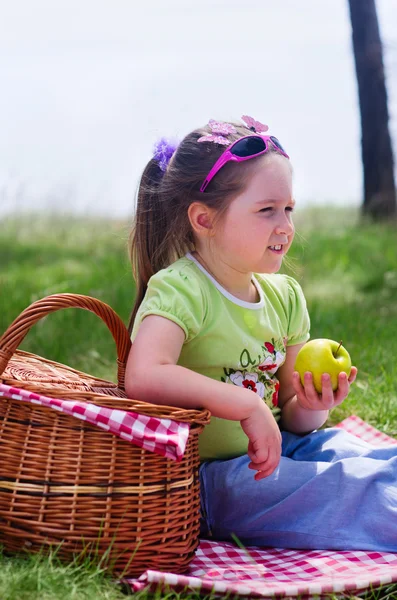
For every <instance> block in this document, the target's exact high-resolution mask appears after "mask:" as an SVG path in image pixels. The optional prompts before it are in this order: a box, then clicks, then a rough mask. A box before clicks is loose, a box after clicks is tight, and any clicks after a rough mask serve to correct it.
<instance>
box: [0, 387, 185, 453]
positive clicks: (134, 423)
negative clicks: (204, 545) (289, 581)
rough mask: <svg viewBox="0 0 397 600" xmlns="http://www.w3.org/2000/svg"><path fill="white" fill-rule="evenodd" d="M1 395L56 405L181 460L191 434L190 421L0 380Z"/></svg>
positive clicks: (125, 437) (73, 414) (45, 404)
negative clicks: (63, 397)
mask: <svg viewBox="0 0 397 600" xmlns="http://www.w3.org/2000/svg"><path fill="white" fill-rule="evenodd" d="M0 396H4V397H5V398H10V399H12V400H20V401H21V402H30V403H31V404H39V405H41V406H46V407H48V408H53V409H54V410H58V411H60V412H63V413H65V414H67V415H69V416H73V417H76V419H81V420H82V421H87V422H88V423H91V424H92V425H97V426H98V427H101V429H105V431H110V432H111V433H114V434H115V435H117V436H119V437H121V438H122V439H123V440H127V441H128V442H131V443H132V444H135V445H136V446H139V447H140V448H144V449H145V450H150V451H151V452H155V453H156V454H159V455H160V456H164V457H166V458H171V459H173V460H176V461H180V460H182V458H183V455H184V452H185V449H186V444H187V440H188V437H189V429H190V428H189V424H188V423H181V422H179V421H172V420H171V419H158V418H157V417H148V416H146V415H141V414H139V413H134V412H130V411H125V410H120V409H112V408H106V407H104V406H97V405H95V404H91V403H89V402H75V401H73V400H59V399H56V398H48V397H47V396H42V395H40V394H36V393H34V392H29V391H26V390H20V389H19V388H15V387H11V386H9V385H5V384H0Z"/></svg>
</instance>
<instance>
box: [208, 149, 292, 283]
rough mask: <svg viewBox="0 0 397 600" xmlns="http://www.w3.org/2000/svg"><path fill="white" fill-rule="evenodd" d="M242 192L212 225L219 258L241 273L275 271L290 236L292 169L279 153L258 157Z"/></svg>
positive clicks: (283, 254)
mask: <svg viewBox="0 0 397 600" xmlns="http://www.w3.org/2000/svg"><path fill="white" fill-rule="evenodd" d="M257 165H258V168H257V169H255V170H254V171H253V175H252V176H251V178H250V181H249V183H248V185H247V187H246V188H245V190H244V192H243V193H242V194H240V195H239V196H237V198H235V199H234V200H233V201H232V202H231V204H230V206H229V207H228V209H227V211H226V213H225V214H224V216H223V217H222V219H221V221H220V223H218V226H217V227H216V231H215V234H214V238H213V242H214V245H215V248H214V249H215V251H216V253H217V254H218V257H219V259H220V260H222V261H223V262H224V263H226V264H227V265H229V266H230V267H232V268H233V269H235V270H237V271H238V272H241V273H251V272H254V273H276V272H277V271H278V270H279V269H280V267H281V263H282V260H283V256H285V254H286V253H287V252H288V250H289V247H290V246H291V243H292V240H293V237H294V226H293V223H292V211H293V208H294V204H295V203H294V200H293V197H292V170H291V165H290V162H289V161H288V159H287V158H285V157H283V156H280V155H279V154H275V153H274V154H273V153H272V154H270V155H265V156H263V157H261V158H260V159H258V161H257Z"/></svg>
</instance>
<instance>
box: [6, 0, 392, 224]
mask: <svg viewBox="0 0 397 600" xmlns="http://www.w3.org/2000/svg"><path fill="white" fill-rule="evenodd" d="M376 6H377V12H378V19H379V27H380V32H381V37H382V41H383V46H384V48H383V58H384V64H385V74H386V84H387V90H388V105H389V113H390V123H389V128H390V133H391V137H392V143H393V145H394V152H395V147H396V139H397V121H396V119H397V26H396V23H397V2H396V0H377V2H376ZM0 81H1V90H2V91H1V94H0V131H1V136H0V216H2V215H5V214H10V213H15V212H16V211H43V210H45V211H46V213H47V214H48V212H49V211H58V212H65V211H66V212H72V213H75V214H77V215H83V214H84V215H85V214H88V215H96V216H107V217H117V218H124V217H126V216H129V215H130V214H131V212H132V210H133V202H134V194H135V190H136V186H137V183H138V180H139V176H140V173H141V171H142V169H143V167H144V165H145V164H146V162H147V160H148V159H149V158H150V156H151V151H152V146H153V143H154V142H155V140H156V139H157V138H158V137H161V136H170V137H172V136H175V137H183V136H184V135H185V134H186V133H187V132H188V131H190V130H191V129H193V128H195V127H197V126H199V125H202V124H205V123H206V122H207V121H208V120H209V118H215V119H220V120H233V119H239V118H240V116H241V115H242V114H249V115H252V116H254V117H255V118H256V119H258V120H261V121H262V122H265V123H268V124H269V126H270V132H271V133H273V134H275V135H277V137H279V138H280V140H281V141H282V143H283V145H284V147H285V148H286V149H287V151H288V153H289V154H290V156H291V158H292V161H293V166H294V170H295V193H296V197H297V201H298V203H300V204H301V205H308V204H312V205H324V204H330V203H331V204H333V205H343V206H346V205H350V206H358V205H360V203H361V201H362V187H363V184H362V165H361V150H360V138H361V130H360V113H359V105H358V94H357V80H356V73H355V66H354V57H353V51H352V39H351V22H350V14H349V6H348V1H347V0H321V1H318V0H300V1H299V2H296V0H281V1H278V2H275V1H274V0H246V1H245V2H241V1H237V0H200V1H199V2H186V1H183V0H167V2H162V1H161V0H145V2H135V1H131V0H113V1H112V2H110V1H106V0H84V1H83V2H82V1H81V0H68V1H67V2H66V0H56V1H54V0H35V2H31V1H30V0H13V2H8V3H6V2H3V3H2V9H1V20H0Z"/></svg>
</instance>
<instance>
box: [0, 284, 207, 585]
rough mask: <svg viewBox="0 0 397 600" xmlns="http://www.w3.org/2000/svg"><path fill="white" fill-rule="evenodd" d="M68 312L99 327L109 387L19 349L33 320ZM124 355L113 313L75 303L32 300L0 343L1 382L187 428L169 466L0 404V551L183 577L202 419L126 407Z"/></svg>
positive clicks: (52, 417) (195, 514) (15, 404)
mask: <svg viewBox="0 0 397 600" xmlns="http://www.w3.org/2000/svg"><path fill="white" fill-rule="evenodd" d="M71 307H78V308H83V309H87V310H89V311H92V312H94V313H95V314H97V315H98V316H99V317H101V319H102V320H103V321H104V322H105V323H106V325H107V326H108V328H109V330H110V332H111V333H112V335H113V338H114V340H115V342H116V347H117V362H118V385H115V384H114V383H111V382H109V381H105V380H102V379H97V378H95V377H92V376H90V375H87V374H86V373H82V372H80V371H77V370H74V369H71V368H69V367H67V366H65V365H61V364H59V363H55V362H52V361H49V360H46V359H44V358H41V357H39V356H36V355H33V354H30V353H27V352H22V351H19V350H17V348H18V346H19V344H20V343H21V341H22V340H23V338H24V337H25V335H26V333H27V332H28V331H29V329H30V328H31V326H32V325H33V324H34V323H36V322H37V321H39V319H41V318H43V317H45V316H46V315H48V314H49V313H51V312H54V311H56V310H59V309H61V308H71ZM129 348H130V340H129V336H128V332H127V330H126V328H125V326H124V325H123V323H122V321H121V320H120V318H119V317H118V316H117V314H116V313H115V312H114V311H113V310H112V309H111V308H110V307H109V306H108V305H106V304H104V303H102V302H100V301H99V300H96V299H94V298H90V297H88V296H81V295H75V294H56V295H53V296H48V297H47V298H43V299H42V300H38V301H37V302H34V303H33V304H32V305H31V306H29V307H28V308H27V309H25V310H24V311H23V312H22V313H21V314H20V316H19V317H18V318H17V319H16V320H15V321H14V322H13V323H12V324H11V326H10V327H9V328H8V330H7V331H6V332H5V333H4V335H3V336H2V337H1V338H0V383H3V384H7V385H11V386H15V387H18V388H20V389H24V390H29V391H33V392H37V393H40V394H42V395H47V396H50V397H53V398H61V399H71V400H78V401H83V402H84V401H89V402H90V403H94V404H98V405H102V406H107V407H109V408H121V409H124V410H131V411H135V412H138V413H141V414H145V415H150V416H156V417H159V418H161V417H167V418H171V419H175V420H179V421H184V422H188V423H189V424H190V435H189V440H188V443H187V447H186V452H185V455H184V457H183V459H182V461H181V462H178V463H177V462H175V461H173V460H170V459H166V458H163V457H161V456H159V455H157V454H154V453H152V452H148V451H146V450H143V449H141V448H138V447H137V446H134V445H133V444H131V443H129V442H127V441H124V440H122V439H120V438H119V437H117V436H115V435H113V434H111V433H107V432H105V431H103V430H102V429H100V428H98V427H96V426H94V425H90V424H87V423H85V422H84V421H80V420H77V419H75V418H74V417H71V416H67V415H65V414H63V413H60V412H58V411H55V410H52V409H49V408H45V407H42V406H38V405H32V404H29V403H26V404H25V403H21V402H19V401H18V400H11V399H5V398H0V452H1V459H2V460H1V468H0V544H2V545H3V546H4V547H5V549H6V550H9V551H20V550H23V549H26V550H29V551H38V550H39V549H43V547H44V548H55V547H56V548H57V549H58V553H59V555H60V556H61V557H64V558H71V557H72V556H73V555H75V554H76V553H77V554H83V555H84V553H90V554H91V555H95V556H96V557H98V558H100V559H101V564H104V565H105V566H106V567H107V568H108V569H110V570H111V571H113V572H114V573H116V574H121V573H123V574H124V575H125V574H128V575H134V576H135V575H139V574H140V573H142V572H143V571H145V570H146V569H157V570H167V571H172V572H175V573H180V572H183V571H184V570H186V568H187V566H188V564H189V562H190V561H191V559H192V558H193V556H194V552H195V549H196V547H197V544H198V533H199V480H198V465H199V456H198V435H199V433H200V431H201V430H202V428H203V427H204V425H205V424H206V423H207V422H208V420H209V413H208V411H205V410H202V411H198V410H197V411H196V410H184V409H177V408H172V407H167V406H156V405H152V404H148V403H145V402H138V401H135V400H130V399H127V398H126V394H125V391H124V374H125V364H126V358H127V355H128V351H129Z"/></svg>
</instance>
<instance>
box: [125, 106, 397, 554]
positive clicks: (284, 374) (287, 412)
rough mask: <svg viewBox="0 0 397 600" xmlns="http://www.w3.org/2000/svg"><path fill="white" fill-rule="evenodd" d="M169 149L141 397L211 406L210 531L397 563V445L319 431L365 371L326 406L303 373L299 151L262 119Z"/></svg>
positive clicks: (137, 262)
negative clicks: (295, 182)
mask: <svg viewBox="0 0 397 600" xmlns="http://www.w3.org/2000/svg"><path fill="white" fill-rule="evenodd" d="M242 121H243V123H241V124H238V123H233V124H231V123H218V122H215V121H213V120H211V121H210V122H209V124H208V125H207V126H206V127H202V128H200V129H197V130H195V131H193V132H191V133H190V134H188V135H187V136H186V137H185V138H184V140H183V141H182V142H181V143H180V144H179V145H178V147H177V148H175V147H172V146H171V145H169V144H168V143H167V142H166V141H165V140H162V141H161V142H160V143H159V144H158V145H157V148H156V152H155V155H154V157H153V158H152V159H151V160H150V161H149V163H148V165H147V167H146V169H145V171H144V173H143V176H142V180H141V184H140V188H139V193H138V205H137V212H136V221H135V227H134V231H133V235H132V239H131V256H132V261H133V266H134V271H135V276H136V281H137V298H136V303H135V307H134V310H133V313H132V318H131V330H132V339H133V345H132V349H131V353H130V356H129V360H128V364H127V374H126V390H127V393H128V395H129V396H130V397H133V398H138V399H140V400H144V401H148V402H152V403H158V404H167V405H173V406H181V407H185V408H201V407H205V408H208V409H209V410H210V411H211V413H212V418H211V423H210V424H209V425H208V426H207V427H206V428H205V430H204V432H203V433H202V434H201V435H200V440H199V448H200V456H201V459H202V463H201V467H200V478H201V506H202V535H212V536H213V537H215V538H216V539H219V540H229V539H231V537H232V534H234V535H236V536H237V537H238V538H239V539H240V540H241V542H242V543H244V544H246V545H249V544H254V545H266V546H276V547H289V548H307V549H320V548H328V549H361V550H369V549H372V550H379V551H381V550H384V551H394V552H396V551H397V447H396V446H392V447H389V448H380V449H379V448H374V447H371V446H370V445H368V444H367V443H365V442H363V441H361V440H359V439H358V438H356V437H354V436H351V435H349V434H347V433H346V432H344V431H342V430H339V429H337V428H331V429H324V430H318V428H320V427H321V426H322V425H323V424H324V422H325V421H326V419H327V417H328V411H329V410H330V409H331V408H333V407H334V406H336V405H338V404H340V403H341V402H342V401H343V400H344V399H345V398H346V396H347V394H348V392H349V387H350V385H351V383H352V382H353V381H354V379H355V377H356V373H357V369H356V368H355V367H353V368H352V371H351V375H350V377H349V378H348V377H347V376H346V374H344V373H342V374H340V376H339V387H338V389H337V391H336V392H335V393H334V392H333V391H332V387H331V382H330V377H329V375H328V374H323V376H322V394H321V395H319V394H318V393H317V392H316V390H315V388H314V385H313V381H312V376H311V374H310V373H306V374H305V378H304V387H303V386H302V385H301V383H300V379H299V376H298V373H296V372H294V364H295V359H296V355H297V353H298V351H299V350H300V348H301V347H302V346H303V344H304V343H305V342H306V341H307V340H308V339H309V317H308V314H307V309H306V303H305V299H304V296H303V293H302V290H301V288H300V286H299V285H298V283H297V282H296V281H295V280H294V279H292V278H291V277H288V276H286V275H280V274H276V273H277V271H278V270H279V269H280V267H281V264H282V261H283V258H284V256H285V255H286V254H287V252H288V250H289V247H290V246H291V243H292V240H293V237H294V226H293V223H292V212H293V209H294V198H293V191H292V171H291V164H290V160H289V157H288V154H287V153H286V152H285V150H284V149H283V147H282V146H281V144H280V142H279V141H278V140H277V139H276V138H275V137H273V136H268V135H266V131H267V129H268V128H267V126H266V125H263V124H261V123H260V122H258V121H255V120H254V119H252V118H251V117H246V116H245V117H242Z"/></svg>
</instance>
